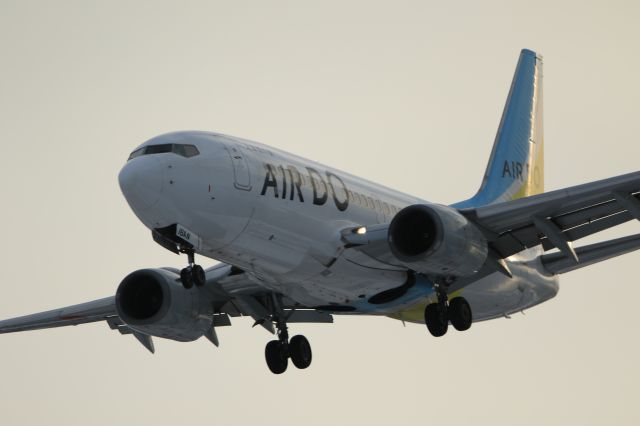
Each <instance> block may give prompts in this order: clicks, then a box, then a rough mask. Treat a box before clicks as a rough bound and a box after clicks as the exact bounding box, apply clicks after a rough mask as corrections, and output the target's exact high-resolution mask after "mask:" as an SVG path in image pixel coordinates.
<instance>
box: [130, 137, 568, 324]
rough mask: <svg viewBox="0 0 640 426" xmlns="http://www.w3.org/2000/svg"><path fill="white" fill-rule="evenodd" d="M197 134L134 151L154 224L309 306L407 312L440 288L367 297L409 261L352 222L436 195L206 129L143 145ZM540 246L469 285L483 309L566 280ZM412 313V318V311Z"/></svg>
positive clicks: (487, 311)
mask: <svg viewBox="0 0 640 426" xmlns="http://www.w3.org/2000/svg"><path fill="white" fill-rule="evenodd" d="M172 143H176V144H177V143H182V144H185V143H188V144H191V145H194V146H196V147H197V149H198V151H199V155H195V156H192V157H189V158H186V157H183V156H180V155H176V154H174V153H170V152H169V153H159V154H153V155H144V156H139V157H135V158H132V159H131V160H129V161H128V162H127V164H126V165H125V166H124V168H123V170H122V172H121V174H120V184H121V187H122V190H123V192H124V194H125V196H126V198H127V201H128V202H129V204H130V205H131V207H132V209H133V210H134V212H135V213H136V215H137V216H138V218H139V219H140V220H141V221H142V222H143V223H144V224H145V225H146V226H147V227H148V228H150V229H158V228H164V227H167V226H170V225H172V224H179V225H181V226H183V227H184V228H186V229H188V230H189V231H190V232H192V233H193V234H194V240H195V248H196V252H197V253H198V254H199V255H202V256H206V257H209V258H212V259H216V260H219V261H222V262H225V263H229V264H232V265H234V266H237V267H239V268H241V269H243V270H245V271H246V272H247V273H248V274H249V275H250V276H251V277H253V278H255V281H256V282H257V283H259V284H261V285H263V286H264V287H265V288H267V289H270V290H273V291H277V292H280V293H282V294H284V295H286V296H288V297H289V298H291V299H293V300H294V301H296V302H298V303H300V304H302V305H304V306H309V307H316V306H328V305H336V306H344V305H347V306H352V307H354V308H355V310H353V311H352V312H351V313H366V314H385V315H394V316H395V317H398V313H399V312H401V311H403V310H407V309H409V308H410V307H411V306H415V305H416V304H420V303H424V302H425V301H426V300H427V298H430V297H432V295H433V289H432V286H431V285H430V283H428V282H426V281H424V282H423V281H421V282H418V283H417V284H416V285H415V286H413V287H412V289H411V290H410V291H409V292H408V293H407V294H406V295H405V296H404V297H401V298H398V299H396V300H393V301H391V302H390V303H384V304H375V305H374V304H370V303H368V302H367V299H368V298H370V297H371V296H373V295H375V294H378V293H380V292H382V291H385V290H389V289H392V288H395V287H399V286H401V285H402V284H403V283H404V282H405V281H406V279H407V273H406V268H405V269H403V268H400V267H398V266H395V265H390V264H388V263H383V262H380V261H377V260H374V259H373V258H371V257H369V256H367V255H365V254H363V253H362V252H359V251H357V250H348V249H345V244H344V242H343V241H342V240H341V233H340V231H341V230H344V229H348V228H353V227H357V226H372V225H375V224H382V223H388V222H390V221H391V219H392V218H393V216H394V215H395V213H396V212H397V211H398V210H399V209H401V208H403V207H406V206H408V205H412V204H419V203H427V202H426V201H425V200H421V199H419V198H416V197H412V196H409V195H406V194H403V193H400V192H397V191H394V190H391V189H389V188H386V187H383V186H380V185H377V184H374V183H372V182H369V181H367V180H364V179H360V178H358V177H356V176H352V175H350V174H347V173H344V172H341V171H339V170H335V169H332V168H330V167H327V166H323V165H321V164H318V163H315V162H313V161H309V160H305V159H303V158H300V157H297V156H295V155H292V154H288V153H286V152H283V151H280V150H277V149H274V148H270V147H268V146H265V145H262V144H259V143H256V142H250V141H246V140H242V139H238V138H233V137H229V136H224V135H220V134H215V133H206V132H177V133H171V134H167V135H162V136H159V137H157V138H153V139H151V140H149V141H147V142H146V143H145V144H143V145H142V146H148V145H156V144H172ZM539 255H540V252H539V251H538V250H528V251H525V252H522V253H520V254H519V255H517V256H513V257H511V258H509V259H508V260H507V261H508V262H509V266H510V268H511V272H512V273H513V276H514V277H513V278H512V279H508V278H507V277H505V276H504V275H502V274H500V273H494V274H492V275H490V276H488V277H486V278H484V279H481V280H479V281H477V282H475V283H473V284H472V285H470V286H468V287H466V288H465V289H463V290H462V292H463V294H464V296H465V297H466V298H467V300H468V301H469V303H470V304H471V306H472V308H473V312H474V319H475V320H483V319H490V318H494V317H497V316H502V315H505V314H509V313H512V312H515V311H519V310H521V309H524V308H528V307H530V306H533V305H536V304H538V303H540V302H543V301H545V300H547V299H549V298H551V297H553V296H554V295H555V294H556V293H557V290H558V286H557V279H556V278H555V277H553V276H550V275H549V274H548V273H546V272H545V271H544V269H543V268H542V266H541V264H540V261H539V260H538V256H539ZM407 319H408V320H412V319H411V318H407Z"/></svg>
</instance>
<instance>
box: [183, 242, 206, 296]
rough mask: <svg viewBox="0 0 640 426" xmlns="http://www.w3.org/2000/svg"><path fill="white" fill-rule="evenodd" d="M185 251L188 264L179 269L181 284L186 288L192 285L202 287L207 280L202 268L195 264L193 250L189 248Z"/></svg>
mask: <svg viewBox="0 0 640 426" xmlns="http://www.w3.org/2000/svg"><path fill="white" fill-rule="evenodd" d="M186 253H187V256H188V258H189V266H187V267H186V268H183V269H182V270H181V271H180V281H182V285H183V286H184V288H186V289H190V288H191V287H193V286H194V285H195V286H196V287H202V286H203V285H204V284H205V282H206V280H207V278H206V276H205V273H204V269H203V268H202V266H200V265H196V263H195V253H194V252H193V250H189V251H187V252H186Z"/></svg>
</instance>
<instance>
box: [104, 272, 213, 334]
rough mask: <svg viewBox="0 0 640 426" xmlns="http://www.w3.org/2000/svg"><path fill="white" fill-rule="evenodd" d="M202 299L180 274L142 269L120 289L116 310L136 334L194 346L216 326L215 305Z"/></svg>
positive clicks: (132, 275) (126, 278) (126, 280)
mask: <svg viewBox="0 0 640 426" xmlns="http://www.w3.org/2000/svg"><path fill="white" fill-rule="evenodd" d="M202 295H203V293H202V292H199V291H193V290H186V289H185V288H184V287H183V286H182V284H181V283H180V275H179V274H178V273H177V272H174V271H172V270H168V269H140V270H138V271H135V272H132V273H130V274H129V275H127V276H126V277H125V278H124V279H123V280H122V282H121V283H120V285H119V286H118V291H117V292H116V309H117V311H118V315H119V316H120V319H122V321H124V322H125V323H126V324H127V325H128V326H129V327H130V328H132V329H133V330H135V331H139V332H140V333H144V334H148V335H151V336H156V337H163V338H166V339H172V340H177V341H180V342H190V341H192V340H196V339H198V338H199V337H201V336H202V335H203V334H204V333H205V332H206V331H208V330H209V329H210V328H211V326H212V321H213V320H212V318H213V312H212V309H213V308H212V304H211V303H207V301H206V300H203V298H202ZM209 311H211V312H209Z"/></svg>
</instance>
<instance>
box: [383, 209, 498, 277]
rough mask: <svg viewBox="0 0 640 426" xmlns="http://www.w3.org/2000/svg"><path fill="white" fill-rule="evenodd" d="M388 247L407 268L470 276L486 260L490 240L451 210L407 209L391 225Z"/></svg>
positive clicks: (425, 271)
mask: <svg viewBox="0 0 640 426" xmlns="http://www.w3.org/2000/svg"><path fill="white" fill-rule="evenodd" d="M387 238H388V242H389V247H390V248H391V252H392V253H393V255H394V256H396V257H397V258H398V260H400V261H401V262H402V263H403V264H404V265H405V266H407V267H408V268H411V269H413V270H415V271H418V272H421V273H424V274H433V275H453V276H460V277H463V276H468V275H472V274H474V273H476V272H477V271H478V270H480V268H481V267H482V266H483V264H484V262H485V260H486V259H487V252H488V246H487V240H486V238H485V237H484V235H483V234H482V232H480V230H479V229H478V228H477V227H476V226H475V225H474V224H472V223H470V222H469V221H468V220H467V219H466V218H465V217H464V216H463V215H461V214H460V213H459V212H458V211H457V210H455V209H452V208H451V207H447V206H442V205H438V204H430V205H421V204H416V205H413V206H409V207H405V208H404V209H402V210H400V211H399V212H398V214H396V216H395V217H394V218H393V220H392V221H391V223H390V224H389V234H388V237H387Z"/></svg>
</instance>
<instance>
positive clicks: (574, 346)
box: [0, 0, 640, 426]
mask: <svg viewBox="0 0 640 426" xmlns="http://www.w3.org/2000/svg"><path fill="white" fill-rule="evenodd" d="M639 12H640V10H639V8H638V6H637V3H636V2H632V1H627V2H623V1H608V2H585V1H576V2H557V1H550V2H544V1H536V2H514V1H508V2H507V1H506V2H490V1H484V2H441V1H440V2H428V1H395V2H372V1H360V2H356V1H352V2H344V1H322V2H306V1H292V2H280V1H268V2H265V1H255V2H245V1H235V2H211V1H207V2H163V1H147V2H142V1H139V2H125V1H108V2H94V1H86V0H83V1H61V2H46V1H42V2H35V1H7V0H0V52H1V56H0V137H1V138H2V157H1V158H2V160H0V161H2V167H0V194H1V195H2V200H3V203H2V204H3V208H2V209H0V223H2V224H3V229H4V244H3V247H2V249H0V267H1V268H2V270H3V272H4V274H3V278H2V280H1V282H0V317H2V318H4V317H10V316H14V315H21V314H26V313H31V312H35V311H39V310H44V309H50V308H55V307H60V306H65V305H68V304H74V303H79V302H83V301H86V300H91V299H96V298H100V297H104V296H108V295H111V294H113V293H114V292H115V289H116V287H117V285H118V283H119V282H120V280H121V279H122V278H123V277H124V276H125V275H126V274H127V273H129V272H131V271H132V270H134V269H138V268H142V267H154V266H180V265H182V264H183V263H184V261H185V260H184V259H183V258H179V257H177V256H174V255H172V254H171V253H169V252H167V251H165V250H163V249H162V248H161V247H159V246H158V245H156V244H155V243H154V242H153V241H152V240H151V238H150V235H149V232H148V230H147V229H145V228H144V226H143V225H142V224H141V223H139V222H138V221H137V219H136V218H135V216H134V215H133V213H132V212H131V211H130V209H129V207H128V206H127V204H126V202H125V200H124V198H123V197H122V195H121V194H120V190H119V188H118V185H117V179H116V178H117V173H118V171H119V170H120V167H121V166H122V164H123V163H124V161H125V160H126V158H127V155H128V154H129V152H130V151H131V150H132V149H133V148H134V147H135V146H136V145H138V144H139V143H141V142H142V141H144V140H145V139H148V138H150V137H152V136H154V135H157V134H160V133H163V132H167V131H172V130H179V129H203V130H207V129H208V130H216V131H219V132H223V133H228V134H232V135H236V136H240V137H245V138H248V139H254V140H258V141H261V142H264V143H267V144H271V145H273V146H276V147H278V148H282V149H285V150H289V151H291V152H294V153H296V154H299V155H302V156H305V157H308V158H312V159H314V160H317V161H320V162H323V163H326V164H329V165H332V166H335V167H338V168H340V169H343V170H345V171H348V172H351V173H354V174H357V175H361V176H363V177H366V178H369V179H372V180H374V181H378V182H380V183H383V184H385V185H387V186H391V187H395V188H397V189H400V190H403V191H405V192H409V193H412V194H415V195H417V196H421V197H424V198H427V199H429V200H432V201H436V202H443V203H449V202H454V201H456V200H460V199H463V198H466V197H467V196H469V195H471V194H472V193H473V192H474V191H475V190H476V188H477V186H478V185H479V183H480V180H481V176H482V172H483V171H484V167H485V162H486V160H487V157H488V155H489V152H490V149H491V144H492V141H493V137H494V133H495V129H496V127H497V125H498V121H499V117H500V112H501V110H502V106H503V103H504V99H505V97H506V94H507V91H508V88H509V83H510V80H511V76H512V73H513V70H514V67H515V64H516V60H517V57H518V53H519V51H520V49H521V48H524V47H526V48H530V49H534V50H537V51H539V52H540V53H542V55H543V56H544V58H545V82H544V84H545V96H544V102H545V132H546V147H545V152H546V183H547V189H556V188H561V187H564V186H569V185H574V184H578V183H583V182H587V181H590V180H596V179H600V178H604V177H608V176H613V175H617V174H622V173H626V172H630V171H635V170H638V169H639V168H640V166H639V162H638V158H639V157H640V144H639V142H640V141H639V140H638V135H639V134H640V120H639V119H638V114H639V112H640V111H639V109H638V106H637V105H638V101H639V100H640V83H638V77H637V75H638V69H640V54H639V53H640V25H638V22H639V18H640V13H639ZM623 231H624V232H627V233H633V232H640V224H638V223H632V224H629V225H626V226H625V227H624V229H623ZM616 234H617V233H615V232H613V233H608V234H607V236H609V235H616ZM638 262H640V253H635V254H630V255H627V256H625V257H622V258H618V259H615V260H612V261H608V262H606V263H603V264H600V265H596V266H593V267H590V268H586V269H583V270H581V271H577V272H573V273H571V274H568V275H566V276H563V277H562V279H561V289H560V293H559V295H558V297H557V298H556V299H554V300H552V301H550V302H548V303H546V304H544V305H542V306H539V307H537V308H534V309H532V310H530V311H528V312H527V314H526V315H525V316H522V315H517V316H514V317H513V319H511V320H506V319H501V320H496V321H490V322H486V323H482V324H476V325H474V326H473V327H472V328H471V330H470V331H469V332H466V333H455V332H454V333H450V334H449V335H447V336H446V338H443V339H435V338H432V337H431V336H430V335H429V334H428V332H427V330H426V327H424V326H419V325H408V326H407V327H406V328H403V327H402V325H401V324H400V323H399V322H396V321H393V320H390V319H384V318H366V317H362V318H338V319H337V321H336V323H335V324H334V325H330V326H328V325H296V326H294V327H292V331H293V332H302V333H304V334H305V335H307V337H308V338H309V339H310V341H311V343H312V345H313V350H314V363H313V365H312V367H311V368H310V369H308V370H305V371H298V370H295V369H292V370H291V371H289V372H287V374H284V375H282V376H273V375H272V374H271V373H270V372H269V371H268V370H267V368H266V365H265V362H264V359H263V358H264V357H263V350H264V345H265V343H266V342H267V341H268V340H269V339H270V336H269V335H268V334H267V333H265V332H264V330H262V329H261V328H260V327H258V328H254V329H252V328H251V321H249V320H236V321H234V326H233V327H230V328H225V329H222V330H220V331H219V335H220V339H221V341H222V345H221V347H220V348H219V349H216V348H215V347H214V346H213V345H211V344H210V343H209V342H208V341H206V340H205V339H202V340H200V341H197V342H195V343H190V344H179V343H176V342H171V341H164V340H156V349H157V353H156V355H154V356H151V355H150V354H149V353H147V351H146V350H145V349H144V348H143V347H142V346H141V345H139V344H138V343H137V341H135V339H134V338H132V337H131V336H120V335H119V334H118V333H116V332H113V331H110V330H109V328H108V327H107V326H106V325H105V324H102V323H100V324H94V325H87V326H81V327H75V328H65V329H57V330H48V331H38V332H29V333H21V334H13V335H3V336H0V348H1V349H0V377H1V378H2V385H1V386H0V421H2V423H3V424H28V425H30V424H43V423H46V424H67V425H80V424H88V423H89V424H96V425H112V424H116V423H119V424H134V422H135V423H137V424H171V423H180V424H190V423H193V424H219V425H224V424H234V425H236V424H237V425H244V424H261V425H282V424H302V425H309V426H311V425H323V424H326V423H327V422H331V423H334V424H347V423H350V424H354V425H360V424H363V425H364V424H366V425H387V424H442V423H443V422H446V423H447V424H451V425H469V424H473V425H482V424H491V425H503V424H520V425H539V424H584V425H601V424H605V423H606V424H617V425H636V424H638V423H640V414H638V411H637V410H636V409H635V404H636V402H637V399H638V395H640V384H639V381H640V368H639V367H638V359H640V336H639V335H638V332H637V314H636V312H637V304H638V301H639V300H640V287H639V286H638V276H637V268H634V266H635V265H637V264H638Z"/></svg>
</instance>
